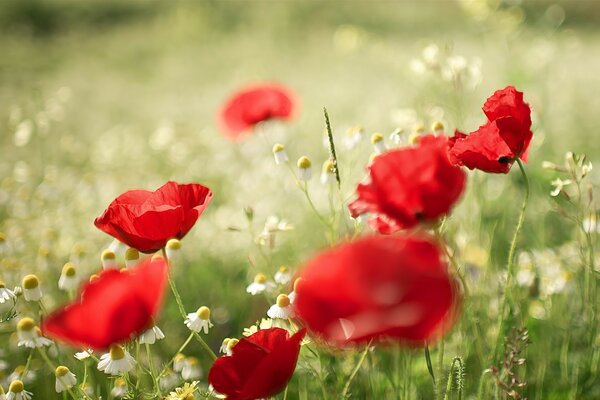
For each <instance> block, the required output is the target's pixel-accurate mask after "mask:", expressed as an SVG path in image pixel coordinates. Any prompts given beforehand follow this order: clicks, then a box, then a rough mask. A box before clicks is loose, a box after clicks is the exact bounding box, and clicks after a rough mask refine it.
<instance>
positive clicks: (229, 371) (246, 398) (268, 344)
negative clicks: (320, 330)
mask: <svg viewBox="0 0 600 400" xmlns="http://www.w3.org/2000/svg"><path fill="white" fill-rule="evenodd" d="M305 334H306V330H305V329H302V330H301V331H299V332H297V333H296V334H294V335H293V336H291V337H290V336H289V334H288V331H287V330H285V329H281V328H270V329H261V330H259V331H258V332H256V333H254V334H252V335H250V336H248V337H246V338H243V339H241V340H240V341H239V343H238V344H236V345H235V347H233V349H232V355H231V356H223V357H219V358H218V359H217V360H216V361H215V363H214V364H213V366H212V368H211V369H210V372H209V373H208V382H209V383H210V384H211V385H212V386H213V387H214V389H215V390H216V391H217V392H218V393H220V394H224V395H226V396H227V399H228V400H252V399H261V398H268V397H272V396H274V395H276V394H277V393H279V392H281V391H282V390H283V389H284V388H285V387H286V386H287V384H288V382H289V381H290V379H291V378H292V375H293V373H294V370H295V369H296V362H297V361H298V354H299V353H300V342H301V341H302V338H304V335H305Z"/></svg>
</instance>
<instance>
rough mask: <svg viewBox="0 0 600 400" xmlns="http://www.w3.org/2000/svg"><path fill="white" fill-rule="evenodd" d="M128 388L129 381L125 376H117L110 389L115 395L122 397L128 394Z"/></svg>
mask: <svg viewBox="0 0 600 400" xmlns="http://www.w3.org/2000/svg"><path fill="white" fill-rule="evenodd" d="M128 390H129V388H128V387H127V381H126V380H125V379H123V378H117V379H115V384H114V386H113V388H112V390H111V391H110V394H111V395H112V396H113V397H118V398H121V397H124V396H125V395H126V394H127V392H128Z"/></svg>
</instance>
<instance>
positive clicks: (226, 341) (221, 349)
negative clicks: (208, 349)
mask: <svg viewBox="0 0 600 400" xmlns="http://www.w3.org/2000/svg"><path fill="white" fill-rule="evenodd" d="M230 340H231V338H225V339H223V343H221V347H219V353H223V354H227V345H228V344H229V341H230Z"/></svg>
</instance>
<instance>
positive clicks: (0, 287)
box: [0, 280, 17, 304]
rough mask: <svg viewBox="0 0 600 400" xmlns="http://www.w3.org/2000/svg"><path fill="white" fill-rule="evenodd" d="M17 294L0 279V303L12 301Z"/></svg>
mask: <svg viewBox="0 0 600 400" xmlns="http://www.w3.org/2000/svg"><path fill="white" fill-rule="evenodd" d="M16 298H17V296H16V295H15V292H13V291H12V290H10V289H9V288H7V287H6V284H5V283H4V282H3V281H1V280H0V304H4V303H9V302H11V301H12V302H14V301H15V299H16Z"/></svg>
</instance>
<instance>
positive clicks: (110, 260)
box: [100, 249, 118, 269]
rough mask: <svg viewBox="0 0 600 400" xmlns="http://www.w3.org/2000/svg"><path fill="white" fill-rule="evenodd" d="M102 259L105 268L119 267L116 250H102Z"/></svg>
mask: <svg viewBox="0 0 600 400" xmlns="http://www.w3.org/2000/svg"><path fill="white" fill-rule="evenodd" d="M100 261H101V262H102V268H103V269H116V268H118V266H117V256H116V255H115V252H114V251H112V250H110V249H106V250H104V251H103V252H102V254H101V255H100Z"/></svg>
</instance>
